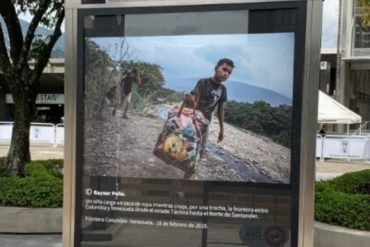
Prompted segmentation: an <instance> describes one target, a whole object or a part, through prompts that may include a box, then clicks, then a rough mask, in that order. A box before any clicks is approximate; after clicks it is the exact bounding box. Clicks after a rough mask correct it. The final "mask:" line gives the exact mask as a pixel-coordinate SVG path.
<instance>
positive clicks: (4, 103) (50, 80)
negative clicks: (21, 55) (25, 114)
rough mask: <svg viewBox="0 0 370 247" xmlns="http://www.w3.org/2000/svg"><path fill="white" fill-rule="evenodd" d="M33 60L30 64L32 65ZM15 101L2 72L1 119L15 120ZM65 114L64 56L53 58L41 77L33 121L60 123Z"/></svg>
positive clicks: (0, 81)
mask: <svg viewBox="0 0 370 247" xmlns="http://www.w3.org/2000/svg"><path fill="white" fill-rule="evenodd" d="M32 65H33V64H32V61H31V62H30V66H31V67H32ZM13 110H14V103H13V98H12V96H11V94H10V91H9V89H8V87H7V85H6V83H5V80H4V77H3V76H2V74H0V121H12V120H13ZM63 116H64V58H51V59H50V60H49V63H48V65H47V66H46V67H45V69H44V71H43V74H42V76H41V78H40V88H39V94H38V96H37V100H36V107H35V115H34V118H33V120H32V121H33V122H48V123H60V122H61V121H62V117H63Z"/></svg>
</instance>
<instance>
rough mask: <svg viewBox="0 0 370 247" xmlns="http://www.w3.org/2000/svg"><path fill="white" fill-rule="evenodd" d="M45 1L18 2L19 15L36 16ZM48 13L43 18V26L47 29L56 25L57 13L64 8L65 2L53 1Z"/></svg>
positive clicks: (17, 0)
mask: <svg viewBox="0 0 370 247" xmlns="http://www.w3.org/2000/svg"><path fill="white" fill-rule="evenodd" d="M44 2H45V1H40V0H16V3H17V6H18V8H17V12H18V14H20V13H23V14H27V13H28V14H30V15H31V16H34V15H35V14H36V12H37V10H38V9H39V8H40V6H41V5H43V4H44ZM48 6H49V8H48V11H47V12H46V14H45V15H44V16H43V17H42V18H41V21H40V22H41V24H42V25H44V26H45V27H48V28H51V27H53V26H54V25H55V23H56V21H57V20H56V18H55V15H56V12H59V11H60V10H61V9H62V8H63V7H64V0H52V1H50V4H49V5H48Z"/></svg>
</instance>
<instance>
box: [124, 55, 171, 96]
mask: <svg viewBox="0 0 370 247" xmlns="http://www.w3.org/2000/svg"><path fill="white" fill-rule="evenodd" d="M122 66H123V68H124V69H125V70H127V69H134V68H136V69H137V70H138V71H139V74H140V78H141V86H140V87H139V88H138V92H139V94H140V95H142V96H148V95H154V94H155V92H157V91H158V90H159V89H160V88H161V87H162V86H163V85H164V77H163V75H162V72H161V70H162V68H161V67H160V66H159V65H157V64H150V63H145V62H133V61H129V62H123V63H122Z"/></svg>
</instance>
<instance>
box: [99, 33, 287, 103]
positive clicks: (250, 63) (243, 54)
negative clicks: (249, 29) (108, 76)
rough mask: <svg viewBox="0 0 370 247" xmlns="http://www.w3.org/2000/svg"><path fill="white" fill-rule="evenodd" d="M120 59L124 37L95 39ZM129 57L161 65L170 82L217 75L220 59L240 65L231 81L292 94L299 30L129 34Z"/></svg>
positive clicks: (112, 55)
mask: <svg viewBox="0 0 370 247" xmlns="http://www.w3.org/2000/svg"><path fill="white" fill-rule="evenodd" d="M92 40H93V41H95V42H96V43H98V44H99V46H100V47H101V48H102V49H104V50H106V51H107V53H109V54H110V56H111V57H112V58H113V59H114V60H118V59H119V50H118V49H116V48H115V47H117V45H118V44H119V43H120V42H122V41H121V39H119V38H94V39H92ZM125 41H126V42H127V46H128V47H129V49H130V51H131V52H132V55H131V57H129V58H128V59H131V60H134V61H144V62H148V63H153V64H158V65H160V66H161V67H162V69H163V70H162V72H163V75H164V76H165V78H166V80H173V79H183V78H189V77H193V78H204V77H210V76H213V74H214V67H215V64H216V63H217V61H218V60H219V59H220V58H224V57H227V58H231V59H232V60H233V61H234V63H235V66H236V68H235V69H234V72H233V74H232V76H231V78H230V79H231V80H233V81H236V82H241V83H245V84H249V85H252V86H257V87H262V88H265V89H269V90H272V91H275V92H277V93H279V94H282V95H284V96H286V97H288V98H291V97H292V90H293V89H292V84H293V61H294V57H293V55H294V34H293V33H269V34H237V35H183V36H181V35H179V36H151V37H128V38H126V40H125Z"/></svg>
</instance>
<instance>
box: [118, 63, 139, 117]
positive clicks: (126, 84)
mask: <svg viewBox="0 0 370 247" xmlns="http://www.w3.org/2000/svg"><path fill="white" fill-rule="evenodd" d="M134 82H135V83H136V84H137V85H138V86H140V85H141V79H140V75H139V72H138V70H137V69H136V68H134V69H132V70H127V71H126V73H124V75H123V78H122V80H121V103H120V105H121V106H122V105H124V112H123V115H122V117H123V118H126V119H128V117H127V111H128V109H129V107H130V105H131V90H132V83H134Z"/></svg>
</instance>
